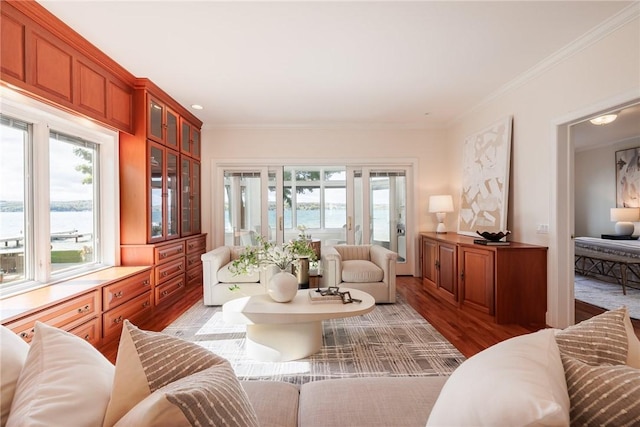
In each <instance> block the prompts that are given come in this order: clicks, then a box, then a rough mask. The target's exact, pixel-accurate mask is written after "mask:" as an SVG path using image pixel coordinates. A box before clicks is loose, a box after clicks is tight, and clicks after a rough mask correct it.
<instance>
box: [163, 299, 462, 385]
mask: <svg viewBox="0 0 640 427" xmlns="http://www.w3.org/2000/svg"><path fill="white" fill-rule="evenodd" d="M323 328H324V338H323V340H324V345H323V347H322V349H321V350H320V352H318V353H316V354H314V355H312V356H310V357H308V358H306V359H300V360H295V361H291V362H260V361H255V360H252V359H249V358H248V357H247V356H246V355H245V349H244V346H245V327H244V325H232V324H227V323H225V322H224V321H223V320H222V313H221V308H220V307H206V306H204V305H203V304H202V301H200V303H198V304H196V305H194V306H193V307H191V308H190V309H189V310H188V311H187V312H185V313H184V314H183V315H182V316H181V317H180V318H178V319H177V320H176V321H175V322H173V323H172V324H171V325H169V326H168V327H167V328H166V329H165V330H164V331H163V332H164V333H167V334H170V335H173V336H177V337H180V338H182V339H185V340H187V341H192V342H197V343H198V344H199V345H201V346H203V347H205V348H207V349H209V350H211V351H213V352H214V353H216V354H218V355H220V356H222V357H225V358H226V359H228V360H229V361H230V362H231V364H232V365H233V368H234V369H235V371H236V374H237V375H238V378H239V379H241V380H274V381H275V380H278V381H287V382H291V383H294V384H303V383H305V382H308V381H316V380H321V379H329V378H352V377H366V376H378V377H379V376H401V377H402V376H433V375H449V374H450V373H451V372H453V370H454V369H455V368H456V367H458V365H459V364H460V363H462V362H463V361H464V359H465V358H464V356H463V355H462V354H461V353H460V352H459V351H458V350H457V349H456V348H455V347H454V346H453V345H452V344H451V343H449V342H448V341H447V340H446V339H445V338H444V337H443V336H442V335H441V334H440V333H439V332H438V331H436V330H435V328H434V327H433V326H431V325H430V324H429V323H428V322H427V321H426V320H424V318H422V317H421V316H420V315H419V314H418V313H417V312H416V311H415V310H414V309H413V308H412V307H411V306H410V305H409V304H406V303H405V302H404V300H403V299H402V298H401V297H400V298H399V300H398V302H397V303H396V304H381V305H377V306H376V308H375V309H374V310H373V311H371V312H370V313H368V314H366V315H363V316H357V317H349V318H345V319H333V320H327V321H324V322H323Z"/></svg>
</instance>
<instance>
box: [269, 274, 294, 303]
mask: <svg viewBox="0 0 640 427" xmlns="http://www.w3.org/2000/svg"><path fill="white" fill-rule="evenodd" d="M267 293H268V294H269V296H270V297H271V298H272V299H273V300H274V301H276V302H289V301H291V300H292V299H293V298H294V297H295V296H296V294H297V293H298V279H297V278H296V276H294V275H293V274H291V273H288V272H286V271H280V272H278V273H276V274H274V275H273V276H271V279H270V280H269V283H268V284H267Z"/></svg>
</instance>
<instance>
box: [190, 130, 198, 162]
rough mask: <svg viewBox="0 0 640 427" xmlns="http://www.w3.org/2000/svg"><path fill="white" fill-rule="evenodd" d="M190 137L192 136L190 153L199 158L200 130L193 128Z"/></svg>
mask: <svg viewBox="0 0 640 427" xmlns="http://www.w3.org/2000/svg"><path fill="white" fill-rule="evenodd" d="M191 138H192V141H191V143H192V146H191V154H193V157H195V158H197V159H199V158H200V131H199V130H198V129H195V128H194V129H193V133H192V136H191Z"/></svg>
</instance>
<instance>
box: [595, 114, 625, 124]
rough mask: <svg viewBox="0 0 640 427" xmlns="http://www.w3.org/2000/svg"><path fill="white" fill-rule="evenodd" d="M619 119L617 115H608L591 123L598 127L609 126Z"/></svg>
mask: <svg viewBox="0 0 640 427" xmlns="http://www.w3.org/2000/svg"><path fill="white" fill-rule="evenodd" d="M617 117H618V115H617V114H607V115H604V116H600V117H596V118H594V119H591V120H589V121H590V122H591V123H592V124H594V125H596V126H602V125H608V124H609V123H611V122H612V121H614V120H615V119H616V118H617Z"/></svg>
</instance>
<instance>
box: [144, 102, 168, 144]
mask: <svg viewBox="0 0 640 427" xmlns="http://www.w3.org/2000/svg"><path fill="white" fill-rule="evenodd" d="M148 108H149V110H148V117H147V119H148V125H147V137H148V138H149V139H151V140H153V141H156V142H163V141H164V132H163V129H164V105H163V104H162V103H160V102H159V101H157V100H155V99H154V98H152V97H151V96H150V97H149V106H148Z"/></svg>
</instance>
